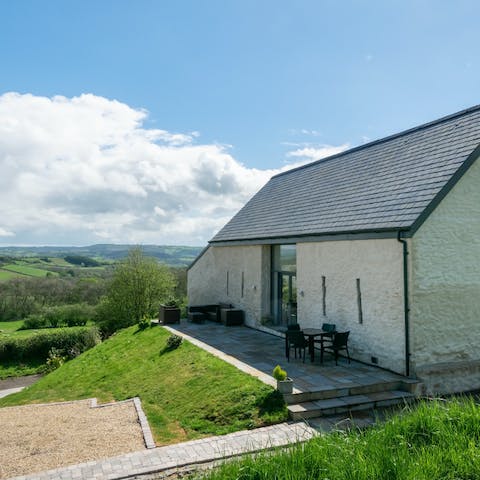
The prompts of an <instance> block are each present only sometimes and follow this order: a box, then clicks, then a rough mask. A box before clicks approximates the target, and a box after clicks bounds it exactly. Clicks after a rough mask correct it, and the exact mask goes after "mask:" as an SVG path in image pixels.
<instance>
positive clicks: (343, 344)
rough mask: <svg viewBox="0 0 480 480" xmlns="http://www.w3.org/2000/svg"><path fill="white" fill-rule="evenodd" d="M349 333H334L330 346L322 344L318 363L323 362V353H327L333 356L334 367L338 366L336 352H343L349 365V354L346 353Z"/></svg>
mask: <svg viewBox="0 0 480 480" xmlns="http://www.w3.org/2000/svg"><path fill="white" fill-rule="evenodd" d="M349 335H350V332H336V333H334V334H333V339H332V343H331V344H325V343H322V348H321V350H320V362H323V352H329V353H332V354H333V355H335V365H338V352H340V351H341V350H345V351H346V352H347V358H348V363H350V353H349V352H348V336H349Z"/></svg>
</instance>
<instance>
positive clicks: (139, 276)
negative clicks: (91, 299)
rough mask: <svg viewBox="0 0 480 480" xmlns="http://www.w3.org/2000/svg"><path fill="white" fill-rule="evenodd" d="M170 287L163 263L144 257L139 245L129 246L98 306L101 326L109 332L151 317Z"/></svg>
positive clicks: (170, 278) (172, 285)
mask: <svg viewBox="0 0 480 480" xmlns="http://www.w3.org/2000/svg"><path fill="white" fill-rule="evenodd" d="M174 289H175V278H174V276H173V275H172V273H171V272H170V269H169V268H168V267H167V266H166V265H163V264H160V263H158V262H157V260H155V259H154V258H150V257H146V256H145V255H144V254H143V252H142V249H141V248H140V247H135V248H132V249H131V250H129V253H128V256H127V257H126V258H125V259H124V260H121V261H120V262H119V263H118V264H117V266H116V267H115V271H114V274H113V278H112V281H111V283H110V285H109V288H108V290H107V295H106V297H105V298H104V299H103V301H102V303H101V304H100V306H99V308H98V322H99V324H100V327H101V329H102V330H103V331H104V333H106V334H110V333H113V332H114V331H116V330H118V329H120V328H124V327H128V326H130V325H134V324H136V323H139V322H140V321H141V320H142V319H143V318H144V317H150V318H151V317H153V316H154V315H156V314H157V313H158V308H159V304H160V303H161V302H162V301H165V300H166V299H167V298H169V297H171V296H172V294H173V292H174Z"/></svg>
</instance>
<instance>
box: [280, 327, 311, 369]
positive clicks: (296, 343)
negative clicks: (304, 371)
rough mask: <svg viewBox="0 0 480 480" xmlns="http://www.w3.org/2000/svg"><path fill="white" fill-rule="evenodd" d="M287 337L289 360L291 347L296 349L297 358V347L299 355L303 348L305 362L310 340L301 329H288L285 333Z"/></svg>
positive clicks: (288, 358)
mask: <svg viewBox="0 0 480 480" xmlns="http://www.w3.org/2000/svg"><path fill="white" fill-rule="evenodd" d="M285 335H286V338H287V360H288V361H290V349H291V348H293V349H294V351H295V358H297V349H298V351H299V352H298V353H299V356H301V354H302V350H303V363H305V350H306V349H307V348H308V340H307V339H306V338H305V335H304V334H303V332H302V331H301V330H288V331H287V333H286V334H285Z"/></svg>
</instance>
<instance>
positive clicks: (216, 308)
mask: <svg viewBox="0 0 480 480" xmlns="http://www.w3.org/2000/svg"><path fill="white" fill-rule="evenodd" d="M232 307H233V305H230V304H228V303H216V304H209V305H191V306H189V307H188V313H193V312H200V313H203V314H204V315H205V319H207V320H212V321H214V322H221V320H222V317H221V313H222V309H226V308H232Z"/></svg>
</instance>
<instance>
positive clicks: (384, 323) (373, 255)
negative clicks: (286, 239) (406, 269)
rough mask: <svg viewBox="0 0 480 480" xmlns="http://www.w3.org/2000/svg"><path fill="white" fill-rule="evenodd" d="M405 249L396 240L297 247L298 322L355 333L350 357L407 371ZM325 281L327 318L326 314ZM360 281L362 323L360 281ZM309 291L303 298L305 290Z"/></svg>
mask: <svg viewBox="0 0 480 480" xmlns="http://www.w3.org/2000/svg"><path fill="white" fill-rule="evenodd" d="M402 258H403V257H402V246H401V244H400V243H399V242H398V241H397V240H396V239H384V240H352V241H336V242H318V243H299V244H297V288H298V292H299V294H298V296H297V298H298V319H299V323H300V324H301V325H302V326H303V327H307V326H308V327H317V328H320V327H321V325H322V323H324V322H326V323H335V324H336V325H337V330H350V340H349V348H350V347H351V348H350V350H351V355H352V356H353V357H355V358H357V359H359V360H362V361H365V362H368V363H370V361H371V357H372V356H374V357H377V358H378V365H379V366H381V367H384V368H388V369H390V370H393V371H395V372H399V373H404V367H405V354H404V352H405V341H404V340H405V337H404V313H403V301H404V300H403V264H402ZM322 275H323V276H325V277H326V314H327V315H326V316H323V314H322ZM357 278H359V279H360V285H361V294H362V311H363V324H360V323H359V315H358V304H357V287H356V279H357ZM301 291H303V292H304V296H303V297H302V296H301V294H300V292H301Z"/></svg>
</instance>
